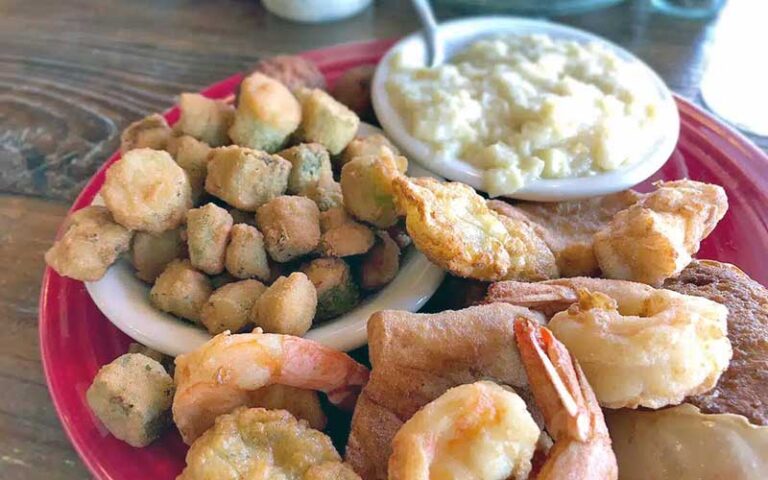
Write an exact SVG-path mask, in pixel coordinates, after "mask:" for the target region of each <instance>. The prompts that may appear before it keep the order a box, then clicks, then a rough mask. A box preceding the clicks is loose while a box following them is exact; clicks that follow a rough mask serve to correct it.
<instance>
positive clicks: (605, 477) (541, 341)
mask: <svg viewBox="0 0 768 480" xmlns="http://www.w3.org/2000/svg"><path fill="white" fill-rule="evenodd" d="M515 341H516V342H517V348H518V350H519V351H520V357H521V359H522V361H523V366H524V367H525V371H526V373H527V374H528V381H529V383H530V387H531V391H532V392H533V396H534V398H535V400H536V404H537V405H538V407H539V409H540V410H541V413H542V414H543V415H544V423H545V424H546V427H547V432H548V433H549V435H550V436H551V437H552V439H553V440H554V442H555V443H554V445H553V447H552V448H551V449H550V451H549V454H548V456H547V460H546V461H545V463H544V464H543V466H542V467H541V470H540V471H539V472H538V474H537V475H536V476H535V477H534V478H536V479H537V480H591V479H594V480H598V479H599V480H612V479H616V478H618V467H617V465H616V456H615V455H614V453H613V450H612V449H611V438H610V437H609V436H608V428H607V427H606V425H605V419H604V418H603V412H602V411H601V410H600V405H598V403H597V398H596V397H595V394H594V392H593V391H592V388H591V387H590V386H589V382H587V378H586V376H585V375H584V372H582V370H581V367H580V366H579V362H577V361H576V359H575V358H573V357H572V356H571V354H570V353H569V352H568V350H567V349H566V348H565V346H564V345H563V344H562V343H560V342H559V341H557V339H555V337H554V336H553V335H552V332H550V331H549V330H548V329H546V328H544V327H541V326H539V325H538V324H536V323H534V322H532V321H530V320H528V319H525V318H523V317H518V318H517V319H516V320H515Z"/></svg>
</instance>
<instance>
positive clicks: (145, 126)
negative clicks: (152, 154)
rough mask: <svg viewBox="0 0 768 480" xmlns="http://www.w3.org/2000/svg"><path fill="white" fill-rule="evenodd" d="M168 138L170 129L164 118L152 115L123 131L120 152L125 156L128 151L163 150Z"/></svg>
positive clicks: (155, 114) (156, 114)
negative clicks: (140, 149)
mask: <svg viewBox="0 0 768 480" xmlns="http://www.w3.org/2000/svg"><path fill="white" fill-rule="evenodd" d="M170 138H171V127H169V126H168V122H166V121H165V117H163V116H162V115H160V114H158V113H153V114H152V115H149V116H147V117H144V118H142V119H141V120H137V121H135V122H133V123H132V124H130V125H128V127H127V128H126V129H125V130H123V133H122V135H120V152H121V153H122V154H123V155H125V154H126V153H127V152H128V151H130V150H134V149H137V148H151V149H153V150H165V147H166V145H167V143H168V140H169V139H170Z"/></svg>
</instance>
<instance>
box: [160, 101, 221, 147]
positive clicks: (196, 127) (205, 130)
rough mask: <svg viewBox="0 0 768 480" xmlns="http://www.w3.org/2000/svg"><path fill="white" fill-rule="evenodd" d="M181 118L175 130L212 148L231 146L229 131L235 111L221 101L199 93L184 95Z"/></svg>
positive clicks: (180, 102)
mask: <svg viewBox="0 0 768 480" xmlns="http://www.w3.org/2000/svg"><path fill="white" fill-rule="evenodd" d="M179 110H180V111H181V116H180V117H179V121H178V123H176V125H175V128H176V129H177V130H178V131H179V132H181V133H182V134H184V135H190V136H192V137H194V138H196V139H198V140H200V141H203V142H205V143H207V144H208V145H210V146H212V147H220V146H222V145H227V144H229V143H230V142H229V137H228V136H227V130H229V127H230V126H231V125H232V121H233V120H234V116H235V109H234V107H232V106H231V105H228V104H227V103H225V102H223V101H221V100H213V99H211V98H206V97H204V96H202V95H200V94H198V93H182V94H181V96H180V97H179Z"/></svg>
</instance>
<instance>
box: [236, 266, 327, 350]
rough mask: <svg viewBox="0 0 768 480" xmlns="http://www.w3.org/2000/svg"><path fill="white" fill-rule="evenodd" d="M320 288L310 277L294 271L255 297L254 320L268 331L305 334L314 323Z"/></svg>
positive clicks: (297, 334)
mask: <svg viewBox="0 0 768 480" xmlns="http://www.w3.org/2000/svg"><path fill="white" fill-rule="evenodd" d="M316 310H317V291H316V290H315V286H314V285H313V284H312V282H311V281H310V280H309V278H307V276H306V275H305V274H303V273H301V272H293V273H292V274H290V275H289V276H287V277H280V278H278V279H277V280H275V283H273V284H272V285H271V286H270V287H269V288H268V289H267V290H266V291H265V292H264V293H263V294H262V295H261V297H259V299H258V300H256V304H255V305H254V306H253V310H252V311H251V321H252V322H253V324H254V325H256V326H257V327H261V328H263V329H264V331H265V332H267V333H282V334H284V335H295V336H298V337H300V336H302V335H304V334H305V333H307V331H308V330H309V328H310V327H311V326H312V319H313V318H315V312H316Z"/></svg>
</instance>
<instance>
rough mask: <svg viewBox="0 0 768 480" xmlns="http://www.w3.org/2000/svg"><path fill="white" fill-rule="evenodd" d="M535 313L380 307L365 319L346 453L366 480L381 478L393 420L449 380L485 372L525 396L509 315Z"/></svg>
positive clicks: (502, 308) (504, 308)
mask: <svg viewBox="0 0 768 480" xmlns="http://www.w3.org/2000/svg"><path fill="white" fill-rule="evenodd" d="M520 315H522V316H524V317H527V318H531V319H534V320H536V321H541V320H542V319H541V316H540V315H538V314H535V313H534V312H532V311H530V310H528V309H526V308H523V307H516V306H513V305H508V304H502V303H497V304H490V305H481V306H476V307H470V308H467V309H464V310H458V311H445V312H442V313H437V314H431V315H429V314H414V313H408V312H401V311H383V312H378V313H376V314H374V315H373V316H371V318H370V320H369V321H368V348H369V355H370V359H371V365H372V366H373V370H372V372H371V378H370V380H369V381H368V384H367V385H366V386H365V388H364V389H363V391H362V393H361V395H360V397H359V398H358V401H357V406H356V408H355V413H354V415H353V417H352V432H351V433H350V436H349V443H348V444H347V451H346V459H347V461H348V462H349V464H350V465H351V466H352V468H354V470H355V471H356V472H357V473H358V474H359V475H360V476H361V477H362V478H365V479H366V480H379V479H380V480H385V479H386V478H387V461H388V459H389V456H390V454H391V446H390V443H391V441H392V438H393V437H394V436H395V433H397V431H398V429H399V428H400V426H401V425H402V424H403V423H404V422H405V421H406V420H408V419H409V418H411V416H413V414H414V413H416V411H417V410H418V409H420V408H421V407H423V406H424V405H426V404H427V403H429V402H431V401H432V400H434V399H435V398H437V397H439V396H440V395H442V394H443V393H444V392H445V391H446V390H448V389H449V388H451V387H454V386H457V385H462V384H465V383H472V382H475V381H477V380H481V379H490V380H493V381H495V382H497V383H500V384H504V385H509V386H512V387H513V388H514V389H515V391H516V392H517V393H518V394H519V395H520V396H521V397H523V399H524V400H526V403H527V404H528V408H529V410H530V411H532V412H533V413H534V418H535V419H536V420H537V422H538V423H539V424H540V425H541V422H540V416H539V415H538V410H536V408H535V406H534V405H533V402H532V401H531V396H530V393H529V391H528V389H527V380H526V375H525V370H524V368H523V365H522V364H521V363H520V357H519V354H518V351H517V347H516V345H515V339H514V330H513V323H514V319H515V317H516V316H520Z"/></svg>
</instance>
